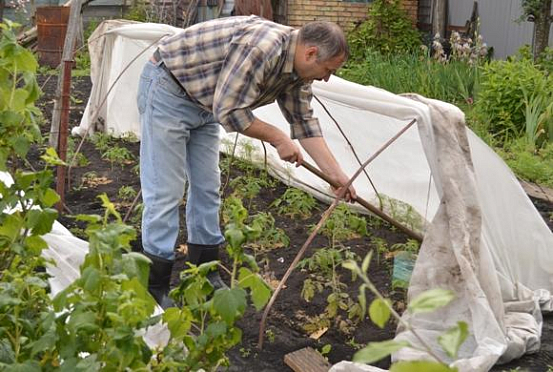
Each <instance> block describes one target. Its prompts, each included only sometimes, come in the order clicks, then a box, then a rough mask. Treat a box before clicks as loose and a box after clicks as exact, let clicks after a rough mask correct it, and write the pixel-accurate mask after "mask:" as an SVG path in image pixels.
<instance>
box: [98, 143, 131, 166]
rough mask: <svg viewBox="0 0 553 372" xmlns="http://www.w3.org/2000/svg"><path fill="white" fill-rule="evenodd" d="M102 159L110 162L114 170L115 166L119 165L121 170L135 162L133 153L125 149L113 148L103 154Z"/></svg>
mask: <svg viewBox="0 0 553 372" xmlns="http://www.w3.org/2000/svg"><path fill="white" fill-rule="evenodd" d="M102 159H106V160H107V161H109V162H110V164H111V167H112V168H113V165H114V164H119V165H120V166H121V168H123V166H124V165H125V164H129V163H131V162H132V161H133V160H134V156H133V154H132V152H130V151H129V150H128V149H127V148H125V147H119V146H113V147H110V148H109V149H107V150H106V151H104V152H103V153H102Z"/></svg>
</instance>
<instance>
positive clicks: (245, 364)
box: [37, 76, 553, 371]
mask: <svg viewBox="0 0 553 372" xmlns="http://www.w3.org/2000/svg"><path fill="white" fill-rule="evenodd" d="M56 80H57V77H53V78H51V79H49V80H48V81H46V78H45V77H43V76H41V77H40V78H39V83H40V84H43V83H45V85H44V86H43V90H44V93H45V94H44V95H43V96H42V98H41V99H40V100H39V101H38V102H37V105H38V106H39V107H40V108H41V109H42V111H43V112H44V115H45V118H46V119H49V118H50V116H51V108H52V100H53V96H54V91H55V87H56ZM90 87H91V84H90V80H89V79H88V78H87V77H79V78H73V84H72V93H71V96H72V100H71V101H72V107H71V113H70V123H69V126H70V128H71V127H74V126H75V125H78V123H79V121H80V118H81V116H82V113H83V111H84V107H85V105H86V101H87V99H88V95H89V92H90ZM48 129H49V124H48V120H47V123H46V124H45V125H44V126H43V131H44V132H45V133H46V132H47V131H48ZM73 141H74V144H73V146H74V147H76V146H77V145H78V141H80V139H78V138H74V139H73ZM112 141H113V142H111V143H112V149H113V148H114V147H115V146H116V147H117V148H125V149H126V150H128V151H127V152H123V151H121V154H119V157H117V156H115V155H114V156H113V157H108V156H106V155H105V151H104V152H103V153H102V152H101V151H99V150H98V146H97V145H95V144H94V143H93V142H91V141H89V140H87V141H85V142H84V143H83V146H82V150H81V151H82V154H83V155H84V158H82V166H79V167H74V168H72V170H71V173H70V179H69V181H70V185H69V188H68V189H67V193H66V195H65V201H66V205H67V208H68V210H67V211H66V212H65V214H64V215H63V216H60V218H59V221H60V222H61V223H62V224H64V225H65V226H66V227H68V228H70V229H71V230H72V232H73V233H74V234H76V235H77V236H81V237H84V235H83V230H82V229H83V227H84V226H83V225H81V224H80V223H77V222H76V221H75V220H74V219H73V218H72V217H71V216H70V215H76V214H103V209H102V203H101V201H100V199H98V198H97V196H98V195H99V194H102V193H106V194H107V195H108V196H109V198H110V200H111V201H113V202H115V203H116V205H117V206H118V210H119V212H120V213H121V215H122V216H125V215H127V212H128V211H129V208H130V207H131V206H132V201H133V199H134V195H135V193H136V192H138V191H139V189H140V182H139V177H138V174H137V168H136V167H135V166H136V165H137V164H138V149H139V145H138V143H136V142H132V141H128V140H127V141H123V140H117V141H116V140H112ZM112 152H113V151H112ZM123 154H131V155H132V156H131V157H129V156H126V155H125V156H124V155H123ZM85 160H86V161H88V164H87V165H85V163H86V161H85ZM229 162H230V159H228V158H223V159H222V163H221V168H222V171H223V172H222V183H223V185H224V188H223V190H224V196H225V197H226V196H228V195H230V194H231V193H232V192H233V191H235V189H236V187H234V186H233V185H232V182H231V181H232V180H234V179H237V178H238V177H245V176H251V175H252V174H253V175H255V176H257V177H259V178H263V177H265V175H264V174H263V172H262V171H259V170H254V171H252V170H250V169H248V168H247V166H244V165H243V164H242V163H239V162H237V161H233V164H234V166H230V167H227V165H228V163H229ZM228 169H230V174H229V171H228ZM251 172H253V173H251ZM270 183H271V186H269V187H263V188H261V190H260V191H259V193H257V194H256V195H255V196H254V197H252V198H251V199H249V198H243V199H242V201H243V203H244V205H245V206H246V207H247V208H248V211H249V213H250V215H254V214H256V213H259V212H270V214H271V216H272V217H274V219H275V222H274V226H275V229H282V231H284V232H285V234H286V235H287V236H288V237H289V240H290V243H289V245H288V246H283V247H278V246H275V247H272V248H271V249H265V250H262V251H261V250H256V249H255V247H254V248H251V252H250V253H253V254H255V255H256V258H257V261H258V263H259V265H260V266H261V268H262V273H263V275H264V277H265V278H266V279H268V280H269V282H271V284H274V283H277V279H280V278H282V276H283V275H284V273H285V271H286V270H287V269H288V268H289V266H290V264H291V262H292V261H293V259H294V257H295V256H296V254H297V252H298V250H299V248H300V247H301V246H302V245H303V244H304V242H305V241H306V239H307V237H308V236H309V232H310V230H309V227H310V226H312V225H314V224H316V223H317V222H318V221H319V219H320V218H321V214H322V213H323V212H324V210H326V208H327V206H326V205H324V204H322V203H316V205H315V207H314V208H313V209H312V211H311V213H310V215H309V216H306V217H305V218H303V217H299V216H295V217H294V218H290V217H289V216H286V215H284V214H281V213H279V211H278V208H277V207H276V206H275V205H274V202H275V200H277V199H279V198H282V196H283V194H284V193H285V192H286V190H287V189H288V188H287V186H286V185H284V184H282V183H280V182H278V181H274V180H272V181H270ZM131 188H132V189H131ZM131 190H132V191H131ZM133 191H134V193H133ZM535 202H536V205H537V207H538V208H539V210H540V212H541V213H542V215H543V216H544V219H545V220H546V222H547V223H548V224H549V226H550V228H551V227H552V226H553V222H552V220H551V213H552V212H553V204H552V203H548V202H544V201H538V200H536V201H535ZM139 221H140V219H139V213H136V212H131V213H129V214H128V220H127V222H128V223H130V224H132V225H134V226H135V228H137V230H138V229H139V228H140V226H139ZM367 222H368V226H367V228H368V234H367V235H365V236H363V235H362V234H353V233H352V234H350V236H349V237H347V238H343V239H340V240H339V241H337V242H336V241H335V242H334V244H332V243H331V242H330V240H329V238H328V237H326V236H323V235H318V236H317V237H316V238H315V240H314V241H313V243H312V244H311V246H310V248H309V249H308V251H307V252H306V254H305V255H304V258H309V257H312V256H313V254H314V253H315V252H317V251H320V250H321V249H325V248H335V249H337V250H338V251H339V252H341V254H345V252H351V253H353V254H356V255H357V256H358V257H360V258H361V259H362V258H363V257H365V255H366V254H367V253H368V252H369V251H371V250H372V251H374V254H373V260H372V263H371V267H370V270H369V272H370V279H371V281H373V283H374V284H375V285H376V287H377V288H378V289H379V290H380V292H381V293H382V294H383V295H384V296H385V297H388V298H391V299H392V300H393V303H394V307H395V308H396V310H398V311H399V312H401V311H403V309H404V308H405V303H404V295H405V291H404V290H403V289H401V288H392V286H391V283H392V278H391V276H392V275H391V274H392V269H393V254H392V253H389V250H390V249H391V248H392V247H393V246H395V249H402V248H405V247H407V246H408V244H407V243H408V238H407V236H405V235H404V234H402V233H400V232H398V231H395V230H394V229H392V228H391V227H390V226H389V225H387V224H385V223H383V222H380V221H378V220H376V219H373V218H368V217H367ZM223 228H224V226H223ZM182 230H183V231H182V233H181V234H180V235H179V239H178V242H177V247H178V246H181V245H183V244H184V243H185V242H186V236H185V232H184V228H183V229H182ZM275 231H276V230H275ZM346 235H347V234H346ZM138 236H140V234H138ZM140 248H141V244H140V239H139V238H138V239H137V241H135V242H134V243H133V249H135V250H137V251H138V250H140ZM222 261H223V263H228V262H227V258H226V257H225V256H223V259H222ZM183 267H184V260H183V255H182V253H181V252H180V251H178V252H177V264H176V265H175V267H174V271H173V282H174V283H176V282H178V275H179V272H180V269H182V268H183ZM333 273H334V274H336V275H338V277H339V280H340V281H341V282H342V283H344V284H345V286H344V287H343V293H345V294H347V295H348V296H349V298H351V299H352V300H356V298H357V293H358V287H359V285H360V283H359V282H358V281H355V282H352V280H351V274H350V272H349V271H347V270H344V269H342V268H341V267H339V266H338V267H337V268H336V269H335V270H334V271H333ZM317 276H319V277H321V276H323V278H318V279H317ZM307 279H311V280H319V281H320V283H321V285H322V286H323V287H324V289H323V291H322V293H316V294H315V296H314V297H313V298H312V299H311V300H310V302H307V301H306V300H305V299H304V298H303V297H302V289H303V288H304V283H305V281H306V280H307ZM328 281H329V278H326V277H324V275H323V274H321V273H317V272H316V270H312V271H309V270H307V269H306V270H300V269H297V270H296V271H295V272H294V273H293V274H292V275H291V276H290V278H289V280H288V281H287V283H286V288H285V289H283V290H282V291H281V293H280V295H279V297H278V299H277V301H276V302H275V304H274V306H273V308H272V310H271V312H270V314H269V317H268V322H267V325H266V332H265V343H264V348H263V350H258V349H257V340H258V332H259V325H260V321H261V313H256V312H253V311H252V310H250V311H248V313H247V314H246V316H245V317H244V318H243V319H242V320H241V321H240V323H239V328H241V329H242V331H243V336H242V343H241V344H240V345H239V346H237V347H235V348H234V349H232V350H231V352H230V353H229V359H230V368H229V369H230V370H231V371H286V370H288V367H286V365H285V364H284V355H286V354H287V353H290V352H293V351H296V350H298V349H301V348H304V347H307V346H311V347H313V348H315V349H317V350H320V351H323V352H324V353H325V356H326V357H327V358H328V360H329V361H330V363H337V362H339V361H341V360H351V359H352V356H353V354H354V353H355V351H356V350H357V349H358V348H360V347H362V346H364V345H365V344H366V343H367V342H371V341H380V340H386V339H391V338H392V337H393V336H394V331H395V324H393V323H389V324H388V325H387V326H386V327H385V328H384V329H380V328H378V327H377V326H375V325H374V324H373V323H372V322H370V321H369V320H364V321H363V322H361V323H358V324H355V323H353V322H351V321H350V320H348V316H347V313H346V312H345V311H343V310H340V311H338V313H337V316H335V317H333V319H332V320H331V322H330V323H329V324H326V320H325V319H324V317H322V318H321V317H320V315H321V314H323V313H324V312H325V308H326V307H327V306H328V303H327V296H328V294H329V293H330V292H329V289H328V288H327V287H328V286H329V285H330V284H329V283H328ZM371 300H372V298H371V295H369V296H368V298H367V302H370V301H371ZM318 317H319V318H318ZM552 324H553V319H550V318H546V322H545V327H544V335H543V338H542V344H543V346H542V351H540V353H538V354H535V355H529V356H525V357H523V358H522V359H520V360H518V361H516V362H515V363H511V364H509V366H508V367H509V368H515V367H517V366H522V367H523V368H525V367H527V368H530V370H531V371H547V368H548V366H549V365H551V364H553V360H552V359H551V358H552V356H553V346H552V345H553V339H552V338H553V334H552V333H553V332H551V327H552ZM307 328H309V330H307ZM316 328H319V332H317V330H316ZM326 328H328V329H326ZM328 345H330V346H328ZM389 363H390V362H389V359H384V360H382V361H380V362H378V363H376V365H377V366H379V367H382V368H387V367H388V366H389ZM504 369H505V370H507V366H504V367H500V368H497V369H494V370H497V371H501V370H504Z"/></svg>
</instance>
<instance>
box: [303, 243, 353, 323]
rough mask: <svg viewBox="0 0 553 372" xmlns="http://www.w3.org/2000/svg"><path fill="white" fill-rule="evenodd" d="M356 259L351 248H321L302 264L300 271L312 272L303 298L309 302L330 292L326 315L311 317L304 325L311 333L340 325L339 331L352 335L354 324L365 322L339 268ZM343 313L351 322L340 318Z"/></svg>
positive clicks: (305, 281) (306, 281) (305, 283)
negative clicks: (352, 324)
mask: <svg viewBox="0 0 553 372" xmlns="http://www.w3.org/2000/svg"><path fill="white" fill-rule="evenodd" d="M355 258H356V255H355V254H353V253H352V252H351V251H350V250H349V249H342V250H338V249H334V248H321V249H318V250H317V251H316V252H315V253H314V254H313V255H312V256H311V257H309V258H306V259H303V260H301V261H300V262H299V263H298V268H300V269H302V270H304V271H308V272H309V276H308V278H307V279H305V280H304V284H303V288H302V291H301V296H302V298H303V299H304V300H305V301H307V302H309V301H311V300H312V299H313V297H314V296H315V295H316V293H322V292H323V291H324V290H325V289H327V288H328V289H329V290H330V293H329V294H328V295H327V298H326V301H327V306H326V308H325V311H324V313H323V314H318V315H316V316H314V317H310V318H308V322H307V323H306V324H305V325H304V326H303V328H304V329H305V330H306V331H307V332H309V333H312V332H315V331H317V330H319V329H321V328H323V327H330V325H331V324H336V325H337V327H338V329H339V330H341V331H342V332H343V333H346V334H348V333H349V332H350V331H351V330H352V326H351V324H350V323H351V321H352V320H354V321H359V320H361V319H362V314H361V313H360V312H359V310H360V307H359V306H358V305H357V304H356V303H355V302H354V301H353V300H352V299H351V298H350V296H349V295H348V294H347V293H346V292H345V290H346V289H347V287H348V286H347V285H346V284H345V283H343V282H342V281H341V277H340V275H339V274H338V272H337V269H338V268H339V267H340V266H341V265H342V264H343V263H344V262H345V261H347V260H352V259H355ZM354 279H355V278H353V280H354ZM340 311H345V312H346V313H347V320H343V319H342V317H341V316H339V313H340Z"/></svg>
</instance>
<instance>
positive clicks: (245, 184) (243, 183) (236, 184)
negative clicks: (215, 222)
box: [229, 175, 265, 209]
mask: <svg viewBox="0 0 553 372" xmlns="http://www.w3.org/2000/svg"><path fill="white" fill-rule="evenodd" d="M229 186H230V187H232V188H233V189H234V191H233V194H234V195H235V196H237V197H238V198H240V199H247V200H248V205H247V207H248V209H250V208H251V203H252V199H253V198H255V197H256V196H257V194H259V191H260V190H261V188H262V187H264V186H265V183H264V182H263V180H262V179H260V178H257V177H252V176H248V175H246V176H239V177H236V178H235V179H233V180H232V181H231V182H230V184H229Z"/></svg>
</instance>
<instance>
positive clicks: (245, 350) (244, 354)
mask: <svg viewBox="0 0 553 372" xmlns="http://www.w3.org/2000/svg"><path fill="white" fill-rule="evenodd" d="M239 351H240V355H241V356H242V358H248V357H249V356H250V354H251V352H252V351H251V349H250V348H245V347H241V348H240V349H239Z"/></svg>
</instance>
